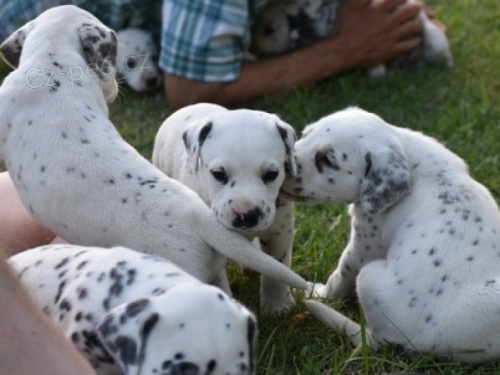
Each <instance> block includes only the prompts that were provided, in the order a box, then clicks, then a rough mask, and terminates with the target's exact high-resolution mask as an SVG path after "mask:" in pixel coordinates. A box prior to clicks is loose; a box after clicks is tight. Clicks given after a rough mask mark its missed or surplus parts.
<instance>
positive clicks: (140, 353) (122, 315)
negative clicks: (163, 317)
mask: <svg viewBox="0 0 500 375" xmlns="http://www.w3.org/2000/svg"><path fill="white" fill-rule="evenodd" d="M159 319H160V317H159V314H158V313H157V312H156V311H154V309H153V307H152V303H151V301H150V300H149V299H147V298H143V299H139V300H136V301H133V302H129V303H126V304H123V305H120V306H118V307H116V308H114V309H113V310H111V311H110V312H108V313H107V314H106V315H104V316H103V318H102V319H101V321H100V322H99V323H98V325H97V335H98V337H99V339H100V340H101V342H102V344H103V345H104V346H105V347H106V349H107V350H108V351H109V353H110V354H111V356H112V357H113V358H114V359H115V361H116V362H117V363H118V364H119V365H120V367H121V368H122V370H123V372H124V373H126V374H131V375H132V374H134V375H138V374H139V373H140V365H141V363H142V361H143V359H144V353H145V349H146V342H147V339H148V336H149V334H150V332H151V330H152V329H153V327H154V326H155V325H156V323H158V320H159Z"/></svg>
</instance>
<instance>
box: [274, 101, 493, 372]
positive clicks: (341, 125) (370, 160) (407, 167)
mask: <svg viewBox="0 0 500 375" xmlns="http://www.w3.org/2000/svg"><path fill="white" fill-rule="evenodd" d="M295 152H296V156H297V163H298V170H299V173H298V177H297V178H296V179H295V180H289V181H287V182H285V184H284V190H286V191H287V192H288V193H289V194H291V195H293V196H295V197H296V198H297V199H299V200H303V201H307V202H329V203H352V205H351V207H350V214H351V216H352V219H351V220H352V222H351V235H350V240H349V243H348V244H347V246H346V248H345V249H344V251H343V252H342V256H341V258H340V260H339V264H338V266H337V268H336V269H335V271H334V272H333V273H332V274H331V276H330V277H329V279H328V281H327V283H326V285H321V284H317V285H313V289H314V292H315V294H316V295H317V296H320V297H327V298H341V297H344V296H346V295H348V294H350V293H352V292H353V291H354V288H355V287H356V293H357V296H358V298H359V301H360V303H361V305H362V307H363V310H364V312H365V315H366V321H367V325H368V327H369V328H368V333H369V338H371V342H372V344H373V345H374V346H376V345H377V343H384V342H389V343H394V344H401V345H403V346H404V347H405V348H407V349H409V350H416V351H418V352H428V353H434V354H439V355H447V356H450V357H452V358H454V359H457V360H461V361H467V362H478V361H485V360H490V359H499V358H500V337H499V336H498V331H499V329H500V319H499V312H500V237H499V236H500V213H499V209H498V206H497V204H496V202H495V200H494V199H493V197H492V196H491V194H490V193H489V192H488V190H487V189H486V188H485V187H484V186H483V185H481V184H480V183H478V182H476V181H475V180H474V179H473V178H472V177H471V176H470V175H469V173H468V168H467V166H466V164H465V163H464V161H463V160H462V159H460V158H459V157H458V156H457V155H455V154H453V153H452V152H450V151H449V150H447V149H446V148H445V147H444V146H443V145H442V144H440V143H438V142H437V141H436V140H434V139H432V138H430V137H428V136H425V135H423V134H421V133H418V132H415V131H412V130H409V129H404V128H399V127H395V126H392V125H389V124H387V123H386V122H385V121H384V120H382V119H381V118H380V117H378V116H376V115H374V114H371V113H368V112H365V111H363V110H361V109H356V108H349V109H346V110H343V111H340V112H337V113H334V114H332V115H330V116H326V117H324V118H322V119H321V120H319V121H318V122H316V123H314V124H312V125H309V126H308V127H306V128H305V130H304V134H303V137H302V138H301V139H300V140H299V141H298V142H297V143H296V147H295ZM310 309H311V311H312V312H313V313H315V314H317V316H319V317H320V318H322V319H323V320H324V321H329V322H330V325H331V326H335V327H337V328H339V329H345V330H346V331H348V332H350V334H352V333H353V325H352V324H355V323H353V322H351V321H350V320H349V319H347V318H346V317H343V316H342V315H339V314H338V313H335V314H326V313H324V310H323V309H319V308H317V305H314V304H310ZM358 328H359V325H358ZM356 333H357V334H356V335H355V337H354V339H353V342H355V343H359V342H360V336H359V329H358V331H357V332H356Z"/></svg>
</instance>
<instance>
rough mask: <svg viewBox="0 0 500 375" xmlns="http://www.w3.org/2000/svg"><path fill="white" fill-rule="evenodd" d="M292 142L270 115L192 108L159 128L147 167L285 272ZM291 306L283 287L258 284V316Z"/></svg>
mask: <svg viewBox="0 0 500 375" xmlns="http://www.w3.org/2000/svg"><path fill="white" fill-rule="evenodd" d="M295 139H296V136H295V131H294V129H293V128H292V127H291V126H290V125H288V124H287V123H285V122H284V121H282V120H281V119H280V118H279V117H278V116H276V115H273V114H269V113H266V112H263V111H256V110H249V109H237V110H228V109H226V108H224V107H221V106H219V105H215V104H208V103H200V104H194V105H191V106H187V107H184V108H182V109H180V110H178V111H176V112H174V113H173V114H172V115H171V116H169V117H168V118H167V119H166V120H165V121H164V122H163V124H162V126H161V127H160V129H159V130H158V133H157V135H156V139H155V144H154V148H153V164H155V165H156V166H157V167H158V168H159V169H160V170H162V171H163V172H165V173H166V174H167V176H169V177H172V178H175V179H178V180H179V181H181V182H183V183H184V184H186V185H187V186H189V187H190V188H191V189H193V190H194V191H196V192H197V193H198V194H199V195H200V196H201V197H202V198H203V200H204V201H205V202H206V203H207V204H208V205H209V206H210V207H211V209H212V211H213V212H214V214H215V216H216V217H217V218H218V219H219V221H220V222H221V223H222V224H223V225H224V226H225V227H227V228H228V229H230V230H232V231H237V232H239V233H241V234H243V235H245V236H247V237H248V238H249V239H253V238H258V239H260V245H261V247H262V248H263V250H264V251H265V252H267V253H268V254H270V255H272V256H273V257H274V258H275V259H277V260H279V261H280V262H282V263H283V264H285V265H286V266H287V267H290V265H291V257H292V245H293V235H294V212H293V203H292V202H291V201H290V200H287V199H283V197H281V196H280V194H279V191H280V188H281V184H282V183H283V181H284V179H285V175H286V174H290V175H293V174H294V173H295V169H296V168H295V158H294V156H293V144H294V142H295ZM293 304H294V299H293V297H292V295H291V293H290V288H289V286H288V285H285V284H283V283H282V282H280V281H279V280H277V279H275V278H273V276H272V275H264V276H263V277H262V282H261V309H262V311H264V312H266V313H280V312H283V311H285V310H288V309H290V308H291V307H292V306H293Z"/></svg>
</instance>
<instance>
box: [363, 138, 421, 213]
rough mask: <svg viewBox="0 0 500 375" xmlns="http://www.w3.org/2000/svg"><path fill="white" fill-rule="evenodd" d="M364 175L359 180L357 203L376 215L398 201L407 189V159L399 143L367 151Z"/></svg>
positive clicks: (408, 185)
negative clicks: (358, 201) (359, 188)
mask: <svg viewBox="0 0 500 375" xmlns="http://www.w3.org/2000/svg"><path fill="white" fill-rule="evenodd" d="M364 157H365V163H366V168H365V176H364V178H363V179H362V181H361V190H360V191H361V192H360V204H361V207H362V209H363V211H365V212H366V213H368V214H371V215H375V214H378V213H379V212H381V211H383V210H385V209H387V208H388V207H390V206H392V205H393V204H395V203H396V202H397V201H399V200H400V199H401V198H402V197H403V196H404V195H406V194H407V193H408V192H409V190H410V183H411V181H410V180H411V176H410V168H409V163H408V160H407V159H406V157H405V155H404V152H403V150H402V148H401V147H400V146H399V145H395V144H394V145H387V146H384V147H381V148H379V149H377V150H375V151H370V152H366V153H365V155H364Z"/></svg>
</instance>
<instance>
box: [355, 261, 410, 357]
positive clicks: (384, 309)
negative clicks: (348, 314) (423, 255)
mask: <svg viewBox="0 0 500 375" xmlns="http://www.w3.org/2000/svg"><path fill="white" fill-rule="evenodd" d="M356 289H357V295H358V299H359V301H360V303H361V306H362V308H363V311H364V313H365V316H366V322H367V325H368V326H369V327H370V328H371V330H372V332H373V336H374V338H375V339H376V340H377V341H379V342H383V341H388V342H392V343H400V344H402V345H404V346H407V347H412V346H413V345H412V337H413V334H414V332H413V331H412V328H410V325H409V324H408V322H409V321H410V322H411V321H412V319H413V318H412V316H411V310H409V309H408V308H407V305H406V304H403V303H402V301H403V300H404V297H405V295H404V294H403V293H404V291H403V289H402V286H401V285H400V284H399V283H398V276H397V273H396V272H395V271H394V270H392V269H391V268H390V267H389V266H388V265H387V262H386V261H385V260H377V261H373V262H370V263H369V264H367V265H366V266H365V267H363V268H362V269H361V271H360V273H359V275H358V277H357V279H356ZM413 320H415V319H413Z"/></svg>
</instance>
